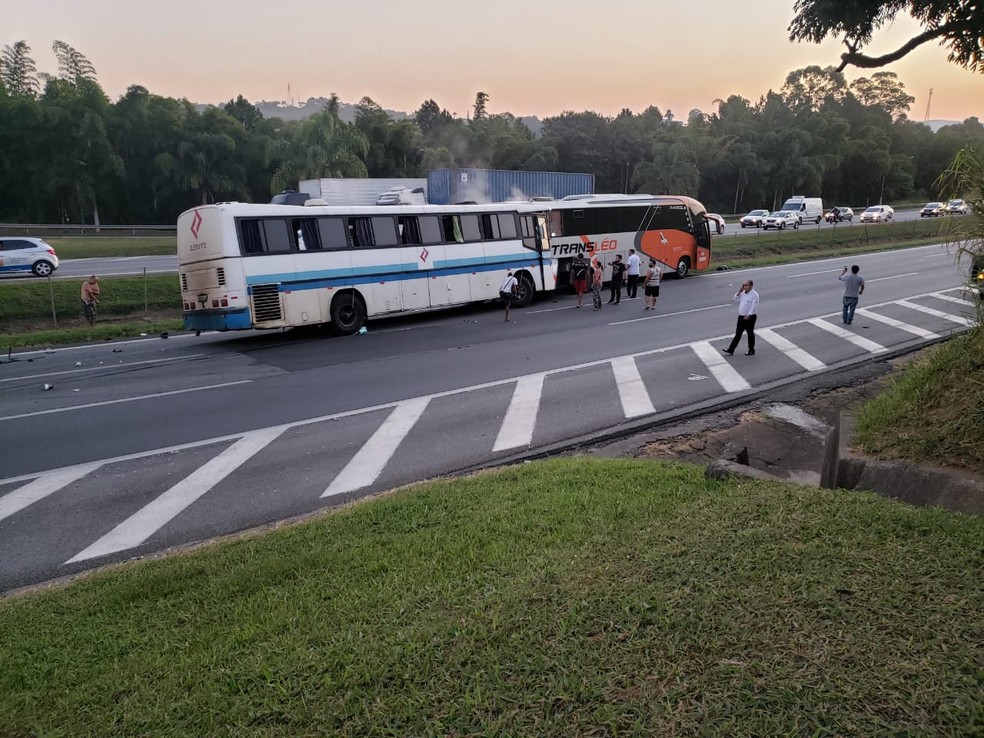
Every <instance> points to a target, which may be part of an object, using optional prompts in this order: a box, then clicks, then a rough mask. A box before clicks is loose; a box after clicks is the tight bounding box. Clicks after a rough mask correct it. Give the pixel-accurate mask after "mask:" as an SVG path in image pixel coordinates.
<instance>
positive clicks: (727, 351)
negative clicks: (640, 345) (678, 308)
mask: <svg viewBox="0 0 984 738" xmlns="http://www.w3.org/2000/svg"><path fill="white" fill-rule="evenodd" d="M647 309H648V308H647ZM721 353H722V354H727V355H728V356H734V355H735V352H734V351H732V350H731V349H722V350H721Z"/></svg>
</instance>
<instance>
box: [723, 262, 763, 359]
mask: <svg viewBox="0 0 984 738" xmlns="http://www.w3.org/2000/svg"><path fill="white" fill-rule="evenodd" d="M752 286H753V282H752V280H750V279H748V280H746V281H745V283H744V284H742V286H741V289H740V290H738V291H737V292H736V293H735V297H734V301H735V302H737V303H738V325H737V327H736V328H735V337H734V338H732V339H731V344H730V345H729V346H728V348H726V349H724V353H726V354H727V355H728V356H731V355H733V354H734V353H735V349H736V348H738V342H739V341H741V334H742V333H747V334H748V351H746V352H745V356H754V355H755V320H756V318H757V317H758V304H759V293H758V292H756V291H755V290H754V289H752Z"/></svg>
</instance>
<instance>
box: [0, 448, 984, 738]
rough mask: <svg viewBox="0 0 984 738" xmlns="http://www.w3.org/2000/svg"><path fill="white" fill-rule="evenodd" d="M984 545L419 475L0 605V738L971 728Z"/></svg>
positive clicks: (873, 519)
mask: <svg viewBox="0 0 984 738" xmlns="http://www.w3.org/2000/svg"><path fill="white" fill-rule="evenodd" d="M982 540H984V518H977V517H970V516H959V515H951V514H947V513H944V512H942V511H940V510H934V509H916V508H912V507H907V506H904V505H901V504H898V503H895V502H892V501H890V500H886V499H882V498H879V497H876V496H874V495H870V494H859V493H847V492H842V491H839V492H833V491H826V490H816V489H808V488H803V487H795V486H792V485H786V484H779V483H770V484H764V483H754V482H714V481H708V480H706V479H705V478H704V476H703V473H702V470H701V469H699V468H697V467H686V466H669V465H662V464H657V463H653V462H640V461H600V460H590V459H583V458H581V459H573V460H571V459H566V460H555V461H550V462H542V463H535V464H529V465H524V466H522V467H517V468H510V469H505V470H502V471H498V472H495V473H489V474H483V475H479V476H475V477H471V478H467V479H463V480H454V481H443V482H437V483H432V484H427V485H423V486H421V487H419V488H417V489H413V490H405V491H403V492H399V493H397V494H395V495H393V496H390V497H385V498H381V499H378V500H375V501H371V502H368V503H365V504H360V505H356V506H352V507H350V508H347V509H343V510H340V511H337V512H335V513H334V514H330V515H327V516H325V517H323V518H322V519H320V520H316V521H312V522H309V523H306V524H303V525H299V526H296V527H292V528H287V529H283V530H280V531H277V532H275V533H272V534H268V535H263V536H258V537H254V538H249V539H241V540H236V541H232V542H226V543H223V544H220V545H216V546H212V547H209V548H207V549H204V550H199V551H196V552H192V553H187V554H184V555H178V556H174V557H171V558H168V559H164V560H157V561H149V562H144V563H136V564H130V565H126V566H124V567H122V568H120V569H118V570H115V571H111V572H108V573H101V574H97V575H95V576H92V577H90V578H87V579H84V580H82V581H79V582H76V583H75V584H72V585H70V586H68V587H65V588H60V589H53V590H49V591H47V592H42V593H38V594H34V595H28V596H25V597H21V598H15V599H12V600H8V601H6V602H2V603H0V633H3V634H4V637H3V638H2V639H0V663H2V664H3V665H4V667H3V669H2V670H0V714H2V715H3V716H4V718H3V722H2V725H0V734H2V735H9V736H20V735H25V736H26V735H45V736H69V735H71V736H75V735H94V736H96V735H98V736H132V735H140V736H151V735H152V736H189V735H196V736H198V735H202V736H204V735H215V736H223V735H227V736H246V735H256V736H297V735H339V736H407V735H453V736H465V735H474V736H487V735H516V736H564V737H566V736H574V735H653V736H664V735H701V736H781V735H789V736H837V735H858V736H861V735H863V736H902V735H951V736H957V735H961V736H963V735H972V734H975V732H974V731H977V732H976V734H980V731H982V730H984V637H982V636H984V633H982V615H981V613H982V612H984V579H982V577H981V576H980V572H981V565H982V561H981V541H982Z"/></svg>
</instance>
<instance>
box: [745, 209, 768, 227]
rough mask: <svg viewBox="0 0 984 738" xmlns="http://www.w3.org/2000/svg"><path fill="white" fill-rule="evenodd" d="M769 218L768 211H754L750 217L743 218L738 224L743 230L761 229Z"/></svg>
mask: <svg viewBox="0 0 984 738" xmlns="http://www.w3.org/2000/svg"><path fill="white" fill-rule="evenodd" d="M768 217H769V211H768V210H753V211H752V212H750V213H749V214H748V215H743V216H741V220H739V221H738V224H739V225H740V226H741V227H742V228H761V227H762V221H764V220H765V219H766V218H768Z"/></svg>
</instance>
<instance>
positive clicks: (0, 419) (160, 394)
mask: <svg viewBox="0 0 984 738" xmlns="http://www.w3.org/2000/svg"><path fill="white" fill-rule="evenodd" d="M252 381H253V380H252V379H240V380H239V381H237V382H222V383H221V384H209V385H206V386H205V387H188V388H187V389H179V390H171V391H170V392H155V393H154V394H151V395H138V396H137V397H121V398H120V399H118V400H104V401H103V402H88V403H86V404H84V405H72V406H71V407H55V408H52V409H51V410H36V411H35V412H33V413H21V414H20V415H4V416H0V423H2V422H3V421H5V420H19V419H20V418H34V417H37V416H38V415H53V414H54V413H68V412H71V411H73V410H85V409H86V408H90V407H103V406H104V405H119V404H121V403H124V402H137V401H138V400H152V399H154V398H157V397H170V396H171V395H184V394H187V393H188V392H203V391H204V390H210V389H219V388H220V387H235V386H236V385H237V384H249V383H250V382H252Z"/></svg>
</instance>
